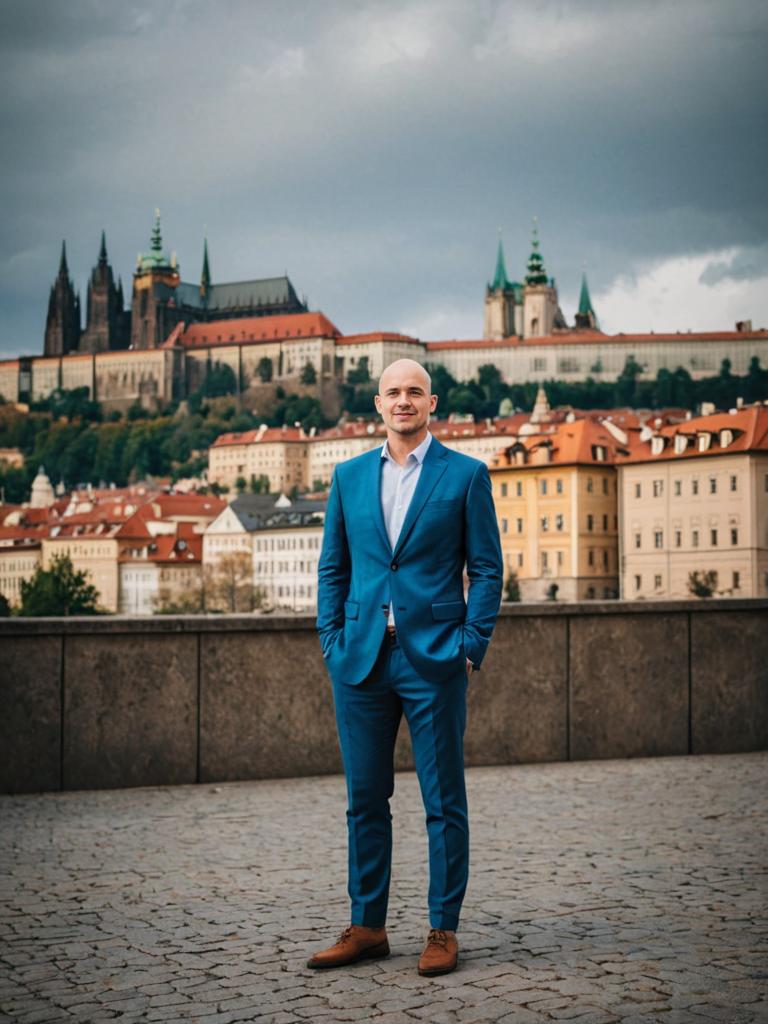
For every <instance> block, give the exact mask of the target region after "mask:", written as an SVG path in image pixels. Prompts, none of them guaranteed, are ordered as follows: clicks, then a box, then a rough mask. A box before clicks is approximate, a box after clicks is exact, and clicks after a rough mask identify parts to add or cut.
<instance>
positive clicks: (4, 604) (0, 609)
mask: <svg viewBox="0 0 768 1024" xmlns="http://www.w3.org/2000/svg"><path fill="white" fill-rule="evenodd" d="M10 614H11V605H10V602H9V600H8V598H7V597H6V596H5V594H0V619H7V618H8V616H9V615H10Z"/></svg>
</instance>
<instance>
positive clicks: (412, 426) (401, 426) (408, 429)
mask: <svg viewBox="0 0 768 1024" xmlns="http://www.w3.org/2000/svg"><path fill="white" fill-rule="evenodd" d="M425 426H426V424H424V423H398V422H397V421H395V422H394V423H392V424H391V426H390V430H394V432H395V433H396V434H403V435H404V436H406V437H408V436H409V435H410V434H418V432H419V431H420V430H423V429H424V427H425Z"/></svg>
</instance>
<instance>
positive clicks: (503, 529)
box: [501, 519, 509, 533]
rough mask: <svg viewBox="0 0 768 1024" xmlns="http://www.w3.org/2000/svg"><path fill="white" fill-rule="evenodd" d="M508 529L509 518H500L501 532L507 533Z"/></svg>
mask: <svg viewBox="0 0 768 1024" xmlns="http://www.w3.org/2000/svg"><path fill="white" fill-rule="evenodd" d="M508 530H509V520H508V519H502V520H501V532H502V533H507V532H508Z"/></svg>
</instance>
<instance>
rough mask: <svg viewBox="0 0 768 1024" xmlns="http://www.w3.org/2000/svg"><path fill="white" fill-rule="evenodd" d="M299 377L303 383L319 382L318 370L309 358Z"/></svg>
mask: <svg viewBox="0 0 768 1024" xmlns="http://www.w3.org/2000/svg"><path fill="white" fill-rule="evenodd" d="M299 379H300V381H301V383H302V384H317V370H316V369H315V367H314V365H313V364H312V363H310V362H309V360H307V362H306V363H304V368H303V369H302V371H301V377H300V378H299Z"/></svg>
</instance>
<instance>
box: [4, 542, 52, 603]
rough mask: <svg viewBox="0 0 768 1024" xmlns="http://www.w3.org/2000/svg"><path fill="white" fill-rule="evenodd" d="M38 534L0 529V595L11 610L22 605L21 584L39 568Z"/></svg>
mask: <svg viewBox="0 0 768 1024" xmlns="http://www.w3.org/2000/svg"><path fill="white" fill-rule="evenodd" d="M41 540H42V537H41V531H40V530H39V529H34V528H32V529H29V528H25V527H23V526H0V594H2V596H3V597H5V598H6V599H7V601H8V604H9V605H10V606H11V607H12V608H17V607H18V606H19V605H20V604H21V584H22V581H23V580H30V579H32V577H33V576H34V575H35V572H36V570H37V567H38V566H39V565H40V545H41Z"/></svg>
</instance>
